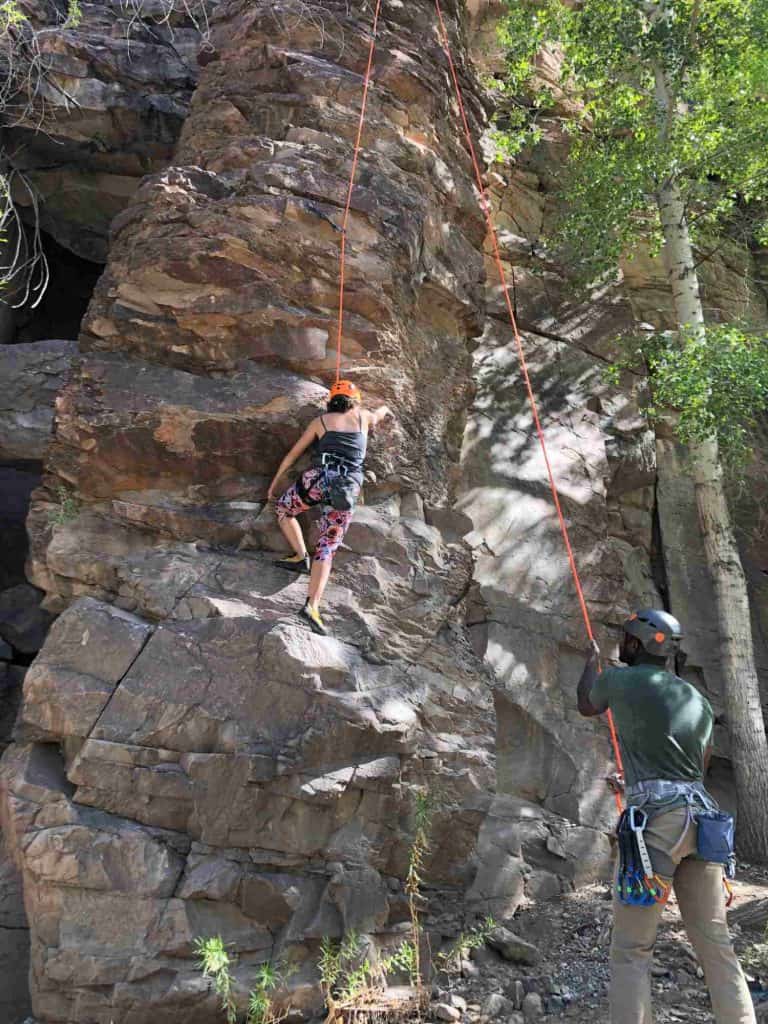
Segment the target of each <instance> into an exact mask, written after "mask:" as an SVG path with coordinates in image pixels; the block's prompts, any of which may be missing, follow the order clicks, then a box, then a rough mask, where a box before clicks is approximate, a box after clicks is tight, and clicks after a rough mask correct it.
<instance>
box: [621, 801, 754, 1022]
mask: <svg viewBox="0 0 768 1024" xmlns="http://www.w3.org/2000/svg"><path fill="white" fill-rule="evenodd" d="M685 822H686V809H685V808H684V807H680V808H676V809H675V810H672V811H667V812H666V813H665V814H659V815H658V816H657V817H655V818H653V819H652V820H651V822H650V824H649V825H648V828H647V829H646V832H645V841H646V844H647V846H648V850H649V853H650V854H651V858H652V860H653V862H654V869H655V870H656V871H658V873H659V875H661V876H662V877H665V876H666V877H665V881H669V880H670V875H671V876H672V878H673V884H674V889H675V896H676V897H677V903H678V906H679V907H680V914H681V915H682V918H683V923H684V924H685V930H686V932H687V933H688V938H689V939H690V940H691V944H692V946H693V948H694V949H695V950H696V955H697V956H698V958H699V963H700V964H701V966H702V968H703V969H704V976H705V978H706V981H707V986H708V988H709V994H710V998H711V999H712V1008H713V1010H714V1013H715V1020H716V1021H717V1024H755V1011H754V1007H753V1005H752V999H751V997H750V994H749V990H748V988H747V983H746V981H745V980H744V975H743V974H742V972H741V967H740V966H739V961H738V960H737V959H736V954H735V953H734V952H733V946H732V945H731V937H730V935H729V934H728V926H727V924H726V920H725V894H724V889H723V869H722V867H721V865H719V864H708V863H706V862H705V861H700V860H694V859H693V858H692V857H691V854H692V853H695V852H696V825H695V824H691V826H690V827H689V829H688V832H687V834H686V836H685V838H684V839H683V841H682V842H681V843H679V845H678V846H677V847H676V845H675V844H677V843H678V841H679V839H680V836H681V834H682V832H683V829H684V827H685ZM659 854H661V856H659ZM660 869H661V870H660ZM662 910H663V907H662V906H661V904H658V903H657V904H655V905H654V906H650V907H632V906H626V905H625V904H623V903H620V902H619V900H618V898H617V897H616V895H615V893H614V898H613V941H612V943H611V1024H652V1022H653V1014H652V1011H651V979H650V966H651V957H652V956H653V946H654V943H655V941H656V931H657V929H658V926H659V920H660V918H661V913H662Z"/></svg>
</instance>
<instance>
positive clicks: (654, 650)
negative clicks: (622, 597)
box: [624, 608, 683, 658]
mask: <svg viewBox="0 0 768 1024" xmlns="http://www.w3.org/2000/svg"><path fill="white" fill-rule="evenodd" d="M624 632H625V633H629V635H630V636H634V637H636V638H637V639H638V640H639V641H640V643H641V644H642V645H643V649H644V650H645V651H647V652H648V654H654V655H655V656H656V657H657V658H667V657H669V656H670V655H671V654H675V653H676V652H677V651H678V650H679V648H680V641H681V640H682V639H683V627H682V626H681V625H680V623H679V622H678V621H677V619H676V618H675V617H674V615H670V614H669V612H663V611H659V609H657V608H642V609H641V610H640V611H639V612H635V614H634V615H632V616H630V617H629V618H628V619H627V621H626V622H625V623H624Z"/></svg>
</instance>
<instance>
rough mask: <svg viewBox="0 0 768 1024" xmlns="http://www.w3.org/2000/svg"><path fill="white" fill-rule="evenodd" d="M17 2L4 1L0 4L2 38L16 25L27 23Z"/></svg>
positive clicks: (0, 33) (11, 0)
mask: <svg viewBox="0 0 768 1024" xmlns="http://www.w3.org/2000/svg"><path fill="white" fill-rule="evenodd" d="M26 20H27V19H26V17H25V15H24V14H23V13H22V10H21V8H20V7H19V5H18V3H17V0H2V2H0V36H4V35H6V34H7V32H8V30H9V29H10V28H12V27H13V26H14V25H22V24H24V23H25V22H26Z"/></svg>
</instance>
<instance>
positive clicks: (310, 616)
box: [299, 601, 328, 636]
mask: <svg viewBox="0 0 768 1024" xmlns="http://www.w3.org/2000/svg"><path fill="white" fill-rule="evenodd" d="M299 615H300V617H301V618H302V619H306V621H307V622H308V623H309V627H310V629H311V630H312V631H313V632H314V633H319V634H320V636H328V630H327V629H326V628H325V626H324V625H323V620H322V619H321V618H320V612H319V611H318V610H317V608H314V607H313V606H312V605H311V604H310V603H309V601H307V603H306V604H305V605H304V607H303V608H302V609H301V611H300V612H299Z"/></svg>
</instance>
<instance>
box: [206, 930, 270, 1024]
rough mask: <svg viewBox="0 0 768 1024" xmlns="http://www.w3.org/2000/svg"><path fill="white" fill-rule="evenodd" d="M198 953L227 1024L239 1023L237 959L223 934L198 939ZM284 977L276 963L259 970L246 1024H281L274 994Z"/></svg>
mask: <svg viewBox="0 0 768 1024" xmlns="http://www.w3.org/2000/svg"><path fill="white" fill-rule="evenodd" d="M195 952H196V953H197V956H198V964H197V965H198V968H199V969H200V970H201V971H202V973H203V976H204V977H206V978H210V979H211V981H212V982H213V987H214V990H215V992H216V995H217V996H218V997H219V1000H220V1003H221V1009H222V1011H223V1012H224V1015H225V1018H226V1021H227V1024H238V1011H237V1003H236V1001H235V996H234V992H233V987H234V986H233V978H232V965H233V963H234V960H233V958H232V957H231V956H230V954H229V953H228V952H227V950H226V947H225V946H224V941H223V940H222V938H221V936H220V935H214V936H211V937H210V938H207V939H203V938H199V939H196V940H195ZM284 978H285V976H284V975H283V974H282V973H281V972H280V970H279V969H278V968H277V967H275V965H274V964H271V963H266V964H262V965H261V966H260V967H259V969H258V971H257V972H256V983H255V985H254V987H253V988H252V989H251V992H250V994H249V996H248V1010H247V1012H246V1015H245V1018H244V1021H245V1024H279V1021H281V1020H282V1019H283V1016H284V1014H280V1013H279V1012H278V1011H277V1010H276V1008H275V1006H274V1004H273V1002H272V996H271V994H270V993H272V992H273V991H274V990H275V989H276V988H277V987H278V985H279V984H280V983H281V982H282V981H283V980H284Z"/></svg>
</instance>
